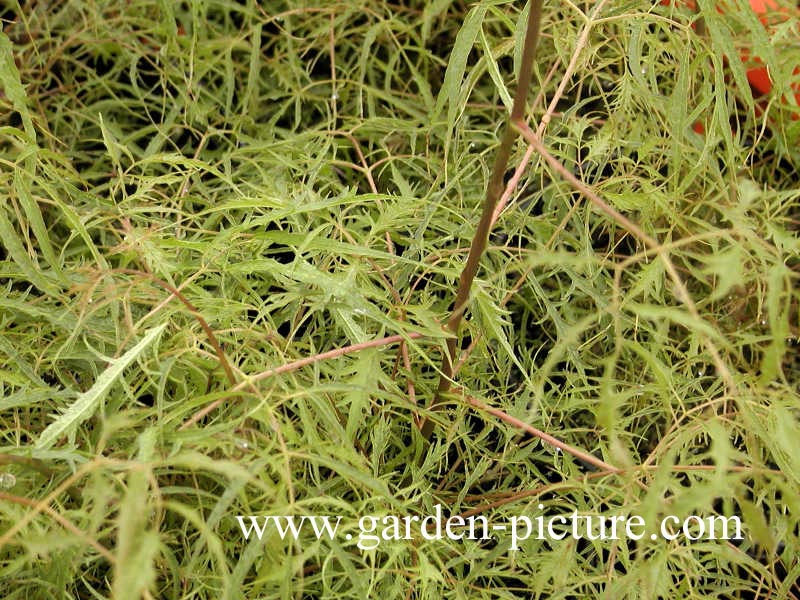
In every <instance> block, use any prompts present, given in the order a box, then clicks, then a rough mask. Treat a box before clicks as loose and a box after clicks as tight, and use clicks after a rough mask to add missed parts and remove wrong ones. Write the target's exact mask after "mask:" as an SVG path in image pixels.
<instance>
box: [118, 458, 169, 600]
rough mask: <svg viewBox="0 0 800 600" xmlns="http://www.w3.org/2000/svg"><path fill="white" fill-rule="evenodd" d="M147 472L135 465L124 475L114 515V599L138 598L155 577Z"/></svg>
mask: <svg viewBox="0 0 800 600" xmlns="http://www.w3.org/2000/svg"><path fill="white" fill-rule="evenodd" d="M149 498H150V495H149V493H148V485H147V473H146V471H145V470H144V467H134V468H133V469H132V470H131V471H130V473H129V474H128V478H127V489H126V490H125V496H124V498H123V499H122V503H121V505H120V508H119V515H118V516H117V524H118V529H119V531H118V534H117V544H116V562H115V568H114V581H113V584H112V590H113V593H114V598H119V599H121V600H138V599H139V598H142V594H143V593H144V592H145V591H146V590H148V589H149V588H150V586H151V585H152V583H153V581H154V580H155V575H156V569H155V564H154V561H155V558H156V556H157V554H158V546H159V538H158V533H157V532H156V531H154V530H153V529H152V527H150V526H149V521H150V518H151V514H150V513H151V511H152V510H153V509H152V508H151V507H150V506H149V504H150V503H149V502H148V500H149Z"/></svg>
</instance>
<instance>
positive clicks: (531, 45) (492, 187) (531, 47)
mask: <svg viewBox="0 0 800 600" xmlns="http://www.w3.org/2000/svg"><path fill="white" fill-rule="evenodd" d="M541 23H542V0H531V6H530V11H529V12H528V24H527V29H526V31H525V45H524V46H523V49H522V63H521V65H520V73H519V84H518V86H517V91H516V94H515V96H514V104H513V106H512V108H511V116H510V118H509V119H508V120H507V121H506V126H505V131H504V132H503V138H502V141H501V142H500V148H498V150H497V154H496V155H495V159H494V166H493V168H492V175H491V178H490V180H489V186H488V187H487V188H486V198H485V199H484V202H483V212H482V214H481V220H480V221H479V222H478V228H477V229H476V231H475V235H474V237H473V238H472V244H471V245H470V248H469V255H468V256H467V264H466V265H464V270H463V271H462V272H461V277H460V279H459V281H458V290H457V292H456V301H455V305H454V306H453V312H452V313H451V315H450V318H449V319H448V320H447V325H446V327H447V330H448V332H449V333H450V335H451V337H449V338H448V339H447V351H446V352H445V353H444V356H443V358H442V369H441V371H442V374H441V376H440V378H439V387H438V389H437V390H436V395H435V396H434V397H433V402H432V403H431V407H430V408H431V410H438V409H439V408H440V407H441V403H442V395H444V394H446V393H447V392H448V391H449V389H450V384H451V380H452V377H453V363H454V362H455V358H456V349H457V345H458V329H459V326H460V325H461V318H462V317H463V316H464V312H465V311H466V309H467V304H468V302H469V292H470V289H471V288H472V282H473V280H474V279H475V274H476V273H477V272H478V265H479V264H480V260H481V256H482V255H483V251H484V250H485V249H486V243H487V241H488V239H489V231H490V229H491V227H492V215H494V209H495V207H496V206H497V202H498V200H499V199H500V196H501V195H502V193H503V176H504V175H505V172H506V167H507V166H508V161H509V159H510V158H511V151H512V149H513V147H514V142H515V141H516V139H517V135H518V133H517V131H516V130H515V129H514V127H513V126H512V122H514V121H518V120H520V119H522V118H523V117H524V116H525V101H526V99H527V97H528V90H529V89H530V85H531V75H532V73H533V61H534V58H535V56H536V45H537V42H538V41H539V30H540V29H541ZM421 432H422V437H423V438H424V439H425V440H429V439H430V437H431V434H432V433H433V421H432V420H431V419H426V420H425V421H424V422H423V424H422V429H421Z"/></svg>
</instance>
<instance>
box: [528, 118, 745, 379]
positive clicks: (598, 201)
mask: <svg viewBox="0 0 800 600" xmlns="http://www.w3.org/2000/svg"><path fill="white" fill-rule="evenodd" d="M513 126H514V127H515V128H516V129H517V130H518V131H519V132H520V134H521V135H522V137H524V138H525V140H526V141H527V142H528V143H529V144H530V145H531V146H533V147H534V148H535V149H536V151H537V152H538V153H539V154H540V155H541V156H542V158H544V159H545V161H546V162H547V163H548V164H549V165H550V167H551V168H552V169H553V170H554V171H556V172H557V173H558V174H559V175H561V177H563V178H564V179H565V180H566V181H567V182H568V183H569V184H570V185H572V187H573V188H575V189H576V190H577V191H578V192H580V193H581V195H583V196H584V197H585V198H586V199H588V200H589V201H590V202H591V203H592V204H594V205H595V206H596V207H597V208H598V209H600V211H602V212H603V213H605V214H606V215H607V216H609V217H611V218H612V219H613V220H614V221H616V222H617V223H618V224H619V225H620V226H622V227H623V228H625V229H626V230H627V231H629V232H630V233H632V234H633V235H635V236H636V237H637V238H639V239H640V240H641V241H642V242H643V243H644V244H645V245H646V246H647V247H648V248H649V249H651V250H653V251H654V252H655V253H656V254H658V257H659V258H660V259H661V261H662V262H663V263H664V268H665V269H666V270H667V274H668V275H669V277H670V279H672V283H673V285H674V286H675V291H676V296H677V297H678V300H679V301H681V302H683V304H684V305H685V306H686V309H687V310H688V311H689V314H690V315H691V316H692V318H693V319H695V320H697V321H698V322H702V320H703V319H702V317H701V316H700V311H699V310H697V305H695V303H694V300H692V297H691V295H690V294H689V290H688V289H686V285H685V284H684V283H683V279H681V276H680V275H679V274H678V270H677V269H676V268H675V265H674V264H673V262H672V260H670V258H669V255H668V253H667V252H666V251H665V250H664V247H663V246H662V245H661V244H660V243H659V242H658V241H657V240H655V239H654V238H652V237H650V236H649V235H647V234H646V233H645V232H644V231H643V230H642V229H641V228H640V227H639V226H638V225H637V224H636V223H634V222H633V221H631V220H630V219H628V218H627V217H626V216H625V215H623V214H622V213H620V212H619V211H617V210H616V209H615V208H613V207H612V206H611V205H609V204H608V203H607V202H606V201H605V200H603V199H602V198H601V197H600V196H599V195H597V193H596V192H594V191H593V190H592V189H591V188H590V187H589V186H587V185H586V184H585V183H583V182H582V181H581V180H580V179H578V178H577V177H575V175H573V174H572V173H571V172H570V170H569V169H567V168H566V167H565V166H564V165H563V164H561V162H560V161H559V160H558V159H557V158H555V157H554V156H553V155H552V154H550V152H548V151H547V148H545V147H544V144H542V142H541V140H540V139H539V137H538V136H537V135H536V134H535V133H534V132H533V131H532V130H531V129H530V128H529V127H528V126H527V124H526V123H525V122H523V121H515V122H513ZM700 336H701V339H702V340H703V344H704V345H705V347H706V350H708V352H709V354H710V355H711V359H712V360H713V361H714V366H715V367H716V369H717V373H719V375H720V377H722V379H723V381H724V382H725V385H726V387H727V391H728V393H729V394H735V393H736V389H737V388H736V382H735V381H734V379H733V375H731V372H730V370H729V369H728V367H727V365H726V364H725V362H724V361H723V360H722V356H720V354H719V351H718V350H717V347H716V346H715V345H714V343H713V342H712V341H711V339H710V338H709V337H708V336H707V335H705V334H703V333H702V332H701V333H700Z"/></svg>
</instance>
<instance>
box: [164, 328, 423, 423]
mask: <svg viewBox="0 0 800 600" xmlns="http://www.w3.org/2000/svg"><path fill="white" fill-rule="evenodd" d="M421 337H424V336H423V334H421V333H414V332H412V333H407V334H404V335H390V336H389V337H385V338H380V339H377V340H370V341H368V342H360V343H358V344H352V345H350V346H344V347H342V348H336V349H334V350H328V351H327V352H322V353H320V354H315V355H314V356H307V357H306V358H301V359H299V360H296V361H294V362H290V363H286V364H284V365H281V366H280V367H275V368H274V369H268V370H266V371H262V372H261V373H259V374H258V375H253V376H252V377H248V378H247V379H246V380H245V381H242V382H241V383H239V384H238V385H235V386H234V387H233V388H232V389H231V390H230V392H231V394H233V395H235V394H236V393H237V392H240V391H242V390H243V389H244V388H246V387H248V386H251V385H253V384H254V383H256V382H258V381H262V380H264V379H268V378H269V377H274V376H275V375H280V374H281V373H289V372H291V371H296V370H297V369H300V368H302V367H305V366H308V365H312V364H314V363H316V362H320V361H323V360H327V359H329V358H338V357H339V356H344V355H345V354H351V353H353V352H359V351H361V350H366V349H367V348H377V347H379V346H388V345H391V344H396V343H398V342H402V341H404V340H409V339H410V340H414V339H418V338H421ZM231 397H232V396H225V397H223V398H218V399H217V400H215V401H214V402H212V403H211V404H209V405H208V406H206V407H205V408H204V409H203V410H201V411H199V412H197V413H195V414H194V415H193V416H192V417H191V418H190V419H189V420H187V421H186V422H185V423H183V425H181V426H180V427H179V428H178V430H179V431H182V430H184V429H188V428H189V427H191V426H192V425H194V424H195V423H197V422H198V421H199V420H200V419H202V418H203V417H205V416H206V415H207V414H209V413H210V412H211V411H213V410H214V409H215V408H217V407H218V406H220V405H221V404H222V403H223V402H226V401H228V400H229V399H230V398H231Z"/></svg>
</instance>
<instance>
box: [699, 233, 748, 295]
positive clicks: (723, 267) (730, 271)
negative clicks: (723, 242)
mask: <svg viewBox="0 0 800 600" xmlns="http://www.w3.org/2000/svg"><path fill="white" fill-rule="evenodd" d="M745 259H746V257H745V254H744V251H743V250H742V248H741V246H739V245H738V244H731V246H730V247H728V248H726V249H725V250H724V251H722V252H715V253H713V254H711V255H709V256H708V257H706V260H705V262H706V266H705V268H704V269H703V272H704V273H706V274H707V275H710V276H712V277H713V278H714V279H715V280H716V286H715V289H714V293H713V294H711V296H710V299H711V300H719V299H720V298H724V297H725V296H726V295H727V294H728V292H729V291H730V290H731V289H732V288H733V287H734V286H737V285H740V284H741V282H742V278H743V275H744V269H745Z"/></svg>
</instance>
